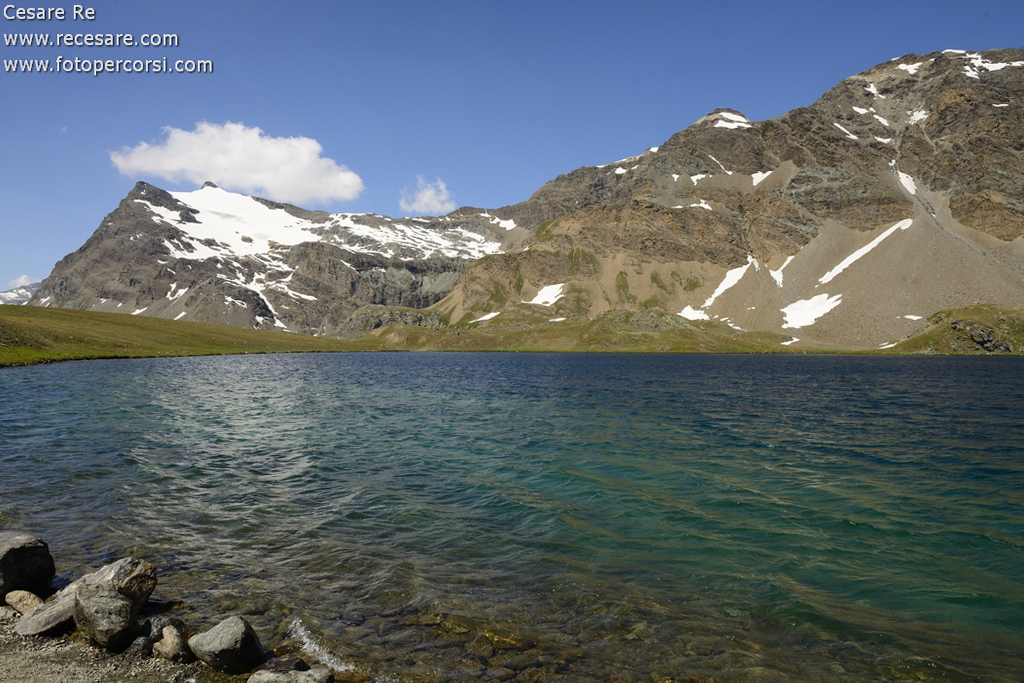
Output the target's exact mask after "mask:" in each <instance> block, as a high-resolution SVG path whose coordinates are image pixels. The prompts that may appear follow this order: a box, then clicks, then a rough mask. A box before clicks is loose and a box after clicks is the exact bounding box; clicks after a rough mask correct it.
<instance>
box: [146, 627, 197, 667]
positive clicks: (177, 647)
mask: <svg viewBox="0 0 1024 683" xmlns="http://www.w3.org/2000/svg"><path fill="white" fill-rule="evenodd" d="M161 635H162V638H161V639H160V640H159V641H158V642H156V643H154V644H153V655H154V656H156V657H160V658H161V659H166V660H168V661H171V662H175V663H177V664H189V663H190V662H194V661H195V660H196V658H195V655H193V654H192V650H190V649H189V648H188V644H187V643H186V642H185V638H184V636H183V635H182V633H181V630H180V629H178V628H177V627H176V626H165V627H164V628H163V630H162V631H161Z"/></svg>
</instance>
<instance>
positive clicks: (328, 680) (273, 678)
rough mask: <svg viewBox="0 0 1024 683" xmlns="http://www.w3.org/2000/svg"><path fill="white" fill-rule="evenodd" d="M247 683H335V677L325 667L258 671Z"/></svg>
mask: <svg viewBox="0 0 1024 683" xmlns="http://www.w3.org/2000/svg"><path fill="white" fill-rule="evenodd" d="M246 683H334V675H333V674H331V672H330V671H328V670H327V669H325V668H323V667H317V668H315V669H310V670H309V671H257V672H256V673H254V674H253V675H252V676H249V679H248V681H246Z"/></svg>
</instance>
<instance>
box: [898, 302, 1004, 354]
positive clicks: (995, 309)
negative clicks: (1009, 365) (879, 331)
mask: <svg viewBox="0 0 1024 683" xmlns="http://www.w3.org/2000/svg"><path fill="white" fill-rule="evenodd" d="M887 353H897V354H915V355H930V354H934V355H985V356H991V355H1007V354H1011V353H1012V354H1021V353H1024V311H1022V310H1020V309H1018V308H1008V307H1005V306H996V305H995V304H979V305H976V306H968V307H966V308H955V309H950V310H946V311H939V312H938V313H936V314H935V315H933V316H931V317H930V318H929V319H928V327H927V328H926V329H925V330H924V331H923V332H919V333H918V334H915V335H914V336H912V337H909V338H907V339H905V340H903V341H902V342H900V343H899V344H897V345H896V346H894V347H893V348H891V349H889V350H888V351H887Z"/></svg>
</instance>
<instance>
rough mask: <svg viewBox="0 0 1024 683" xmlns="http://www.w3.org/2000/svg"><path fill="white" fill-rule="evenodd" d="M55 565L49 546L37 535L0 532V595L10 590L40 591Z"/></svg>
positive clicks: (44, 586) (53, 570)
mask: <svg viewBox="0 0 1024 683" xmlns="http://www.w3.org/2000/svg"><path fill="white" fill-rule="evenodd" d="M54 573H55V569H54V566H53V557H52V556H51V555H50V548H49V547H48V546H47V545H46V543H45V542H43V540H42V539H41V538H39V537H38V536H33V535H32V534H23V533H18V532H14V531H3V532H0V597H3V596H5V595H7V594H8V593H10V592H11V591H12V590H29V591H32V592H39V593H41V592H43V591H45V590H46V589H47V588H49V586H50V579H52V578H53V575H54Z"/></svg>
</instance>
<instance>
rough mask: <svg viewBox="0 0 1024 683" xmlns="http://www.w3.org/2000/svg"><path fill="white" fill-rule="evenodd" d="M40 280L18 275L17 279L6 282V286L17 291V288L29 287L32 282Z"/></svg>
mask: <svg viewBox="0 0 1024 683" xmlns="http://www.w3.org/2000/svg"><path fill="white" fill-rule="evenodd" d="M40 280H42V278H38V277H30V276H28V275H19V276H18V277H16V278H14V279H13V280H11V281H10V282H8V283H7V286H8V287H10V288H11V289H17V288H18V287H24V286H25V285H30V284H32V283H33V282H39V281H40Z"/></svg>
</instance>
